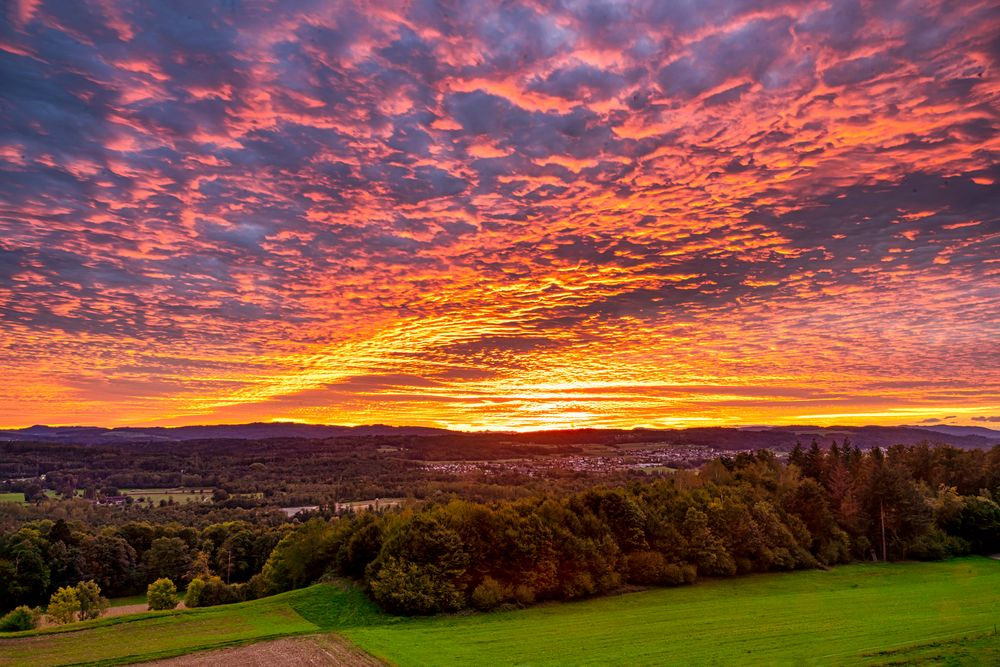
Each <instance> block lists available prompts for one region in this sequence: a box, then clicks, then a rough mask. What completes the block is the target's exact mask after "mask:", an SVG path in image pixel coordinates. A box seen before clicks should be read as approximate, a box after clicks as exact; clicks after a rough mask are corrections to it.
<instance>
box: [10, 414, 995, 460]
mask: <svg viewBox="0 0 1000 667" xmlns="http://www.w3.org/2000/svg"><path fill="white" fill-rule="evenodd" d="M373 437H374V438H387V439H406V440H407V441H409V442H411V443H412V445H411V446H412V447H415V448H416V449H417V450H425V449H426V450H428V451H434V452H438V450H441V449H442V448H443V449H447V450H450V451H451V454H452V455H453V456H455V457H459V458H461V457H462V455H463V454H465V455H467V454H469V453H470V450H473V449H476V448H477V446H478V447H484V446H504V447H506V446H519V447H524V446H527V445H533V444H539V445H547V446H553V445H560V446H572V445H586V444H604V445H615V446H624V447H627V446H628V445H629V444H630V443H635V444H640V443H662V444H667V445H701V446H706V447H712V448H714V449H719V450H737V449H773V450H777V451H788V450H791V449H792V448H793V447H794V446H795V443H796V442H801V443H802V444H803V445H804V446H808V445H809V444H810V443H811V442H812V440H813V438H815V439H816V440H817V441H818V442H819V443H820V444H821V445H823V446H824V447H826V446H829V445H830V444H831V443H832V442H833V441H834V440H836V441H837V442H838V443H842V442H843V441H844V439H845V438H846V439H848V440H850V441H851V442H852V443H853V444H855V445H857V446H858V447H861V448H862V449H870V448H872V447H889V446H891V445H913V444H917V443H919V442H932V443H941V444H946V445H952V446H954V447H961V448H963V449H990V448H992V447H993V446H995V445H998V444H1000V431H995V430H993V429H989V428H983V427H977V426H968V427H964V426H926V427H925V426H835V427H822V426H753V427H745V428H718V427H698V428H687V429H643V428H637V429H573V430H559V431H535V432H530V433H510V432H498V431H491V432H483V433H463V432H459V431H449V430H446V429H439V428H427V427H422V426H385V425H381V424H375V425H371V426H328V425H322V424H297V423H292V422H273V423H261V422H258V423H253V424H222V425H215V426H179V427H175V428H165V427H122V428H100V427H96V426H31V427H29V428H25V429H17V430H6V431H0V441H2V440H5V441H8V442H10V441H32V442H53V443H62V444H82V445H104V444H130V443H134V444H144V443H157V442H161V443H171V442H187V441H193V440H268V439H272V438H297V439H306V440H329V439H332V438H337V439H350V438H373Z"/></svg>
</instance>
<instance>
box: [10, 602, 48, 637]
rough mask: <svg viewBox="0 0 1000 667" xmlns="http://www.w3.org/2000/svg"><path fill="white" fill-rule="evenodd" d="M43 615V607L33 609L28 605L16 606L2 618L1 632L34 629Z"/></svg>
mask: <svg viewBox="0 0 1000 667" xmlns="http://www.w3.org/2000/svg"><path fill="white" fill-rule="evenodd" d="M41 615H42V610H41V609H32V608H31V607H29V606H27V605H21V606H20V607H15V608H14V610H13V611H10V612H8V613H7V614H6V615H5V616H3V617H2V618H0V632H19V631H21V630H34V629H35V628H36V627H38V619H39V618H40V617H41Z"/></svg>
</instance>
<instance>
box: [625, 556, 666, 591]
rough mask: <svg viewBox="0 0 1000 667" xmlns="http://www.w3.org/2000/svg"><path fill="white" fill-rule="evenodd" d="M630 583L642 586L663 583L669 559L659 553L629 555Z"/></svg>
mask: <svg viewBox="0 0 1000 667" xmlns="http://www.w3.org/2000/svg"><path fill="white" fill-rule="evenodd" d="M627 562H628V581H629V583H633V584H639V585H641V586H651V585H654V584H661V583H663V579H664V571H665V570H666V567H667V559H666V558H664V557H663V554H661V553H660V552H658V551H634V552H632V553H630V554H629V555H628V558H627Z"/></svg>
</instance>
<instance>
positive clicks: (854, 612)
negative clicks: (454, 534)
mask: <svg viewBox="0 0 1000 667" xmlns="http://www.w3.org/2000/svg"><path fill="white" fill-rule="evenodd" d="M998 591H1000V562H998V561H992V560H989V559H985V558H963V559H956V560H953V561H949V562H945V563H907V564H889V565H882V564H870V565H851V566H845V567H839V568H835V569H833V570H830V571H810V572H795V573H788V574H773V575H759V576H753V577H746V578H742V579H724V580H715V581H707V582H703V583H700V584H697V585H695V586H691V587H686V588H675V589H659V590H651V591H646V592H642V593H636V594H631V595H621V596H618V597H610V598H600V599H594V600H588V601H584V602H577V603H568V604H567V603H563V604H549V605H542V606H538V607H535V608H532V609H525V610H519V611H512V612H505V613H494V614H481V615H474V616H467V617H450V618H448V617H439V618H429V619H414V620H410V621H408V622H406V623H400V624H395V625H385V626H373V627H356V628H351V629H348V630H347V631H345V632H344V634H345V635H346V636H347V637H348V638H350V639H351V640H353V641H354V642H355V643H357V644H358V645H360V646H361V647H363V648H364V649H365V650H367V651H369V652H370V653H372V654H374V655H376V656H379V657H381V658H383V659H386V660H388V661H390V662H393V663H397V664H400V665H432V664H477V663H478V664H482V663H485V662H489V663H490V664H492V665H508V664H529V663H530V664H532V665H565V664H572V665H586V664H593V665H597V664H609V663H614V664H628V665H653V664H665V663H669V664H685V665H693V664H706V665H708V664H718V665H731V664H746V663H753V664H821V665H829V664H880V663H893V662H895V663H897V664H900V663H904V662H905V663H907V664H909V663H910V662H913V661H915V660H925V661H926V660H932V659H934V656H940V655H942V654H943V655H951V656H954V658H955V660H956V661H955V662H953V663H952V664H970V665H983V664H1000V637H996V636H993V632H994V624H996V623H1000V594H998ZM987 635H989V636H987ZM966 637H970V638H972V639H971V640H966V639H965V638H966ZM880 651H893V653H889V654H885V655H879V654H878V652H880ZM962 654H966V655H967V659H966V660H965V662H962V661H961V660H962V658H961V655H962ZM935 664H937V663H935Z"/></svg>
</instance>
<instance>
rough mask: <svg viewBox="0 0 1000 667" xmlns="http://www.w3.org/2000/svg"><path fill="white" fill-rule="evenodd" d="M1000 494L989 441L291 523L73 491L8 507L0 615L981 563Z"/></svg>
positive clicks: (452, 597) (610, 586)
mask: <svg viewBox="0 0 1000 667" xmlns="http://www.w3.org/2000/svg"><path fill="white" fill-rule="evenodd" d="M998 494H1000V447H997V448H994V449H993V450H992V451H989V452H984V451H963V450H959V449H954V448H951V447H930V446H927V445H920V446H908V447H904V446H896V447H891V448H888V449H887V450H885V451H883V450H881V449H879V448H875V449H872V450H870V451H868V452H862V451H861V450H860V449H858V448H857V447H854V446H851V445H850V444H847V443H844V444H843V445H838V444H837V443H834V445H833V446H832V447H830V448H828V449H826V450H824V449H821V448H820V447H819V446H818V445H815V444H814V445H813V446H812V447H810V448H802V447H796V448H795V450H794V451H793V452H791V455H790V456H789V459H788V462H787V463H784V462H782V461H780V460H779V459H778V458H777V457H776V456H775V455H774V454H773V453H772V452H769V451H765V450H762V451H758V452H756V453H753V454H738V455H736V456H733V457H722V458H719V459H716V460H714V461H712V462H710V463H708V464H706V465H705V466H703V467H702V468H701V469H699V470H696V471H695V470H691V471H685V470H682V471H677V472H675V473H672V474H670V475H664V476H662V477H660V478H658V479H654V480H652V481H649V480H646V481H638V480H633V481H630V482H627V483H625V484H624V485H620V486H600V487H593V486H592V487H590V488H587V489H584V490H558V489H557V490H555V491H552V492H539V493H534V494H533V495H530V496H528V497H521V498H515V499H512V500H496V501H492V502H473V501H469V500H467V499H462V498H459V497H456V496H455V495H454V494H453V495H452V496H450V497H446V498H441V499H440V500H433V499H431V500H424V501H421V502H412V501H411V502H409V503H407V504H406V506H404V507H402V508H396V509H391V510H383V511H379V512H362V513H359V514H356V515H355V514H351V513H342V514H341V515H339V516H332V515H330V514H329V513H327V514H326V515H325V516H321V517H315V518H312V519H309V520H307V521H304V522H299V523H297V524H292V523H288V522H287V521H285V520H283V519H282V516H281V515H279V514H277V513H274V512H266V511H263V510H259V509H258V510H246V509H241V508H226V507H218V508H216V509H215V510H214V511H215V514H211V513H205V512H200V513H197V514H186V513H185V512H186V510H184V509H183V508H177V509H176V510H175V514H173V515H171V514H169V513H167V514H160V513H157V514H155V515H152V514H151V515H149V516H147V517H145V518H141V517H139V518H137V516H136V515H135V514H134V513H131V514H130V513H129V512H128V511H124V510H123V508H100V507H95V506H94V505H88V504H87V502H86V501H84V500H80V499H71V500H63V501H58V503H59V507H60V508H62V509H61V512H62V515H61V516H60V517H58V518H57V517H55V516H50V517H49V518H37V517H36V516H34V515H33V514H32V509H31V508H24V507H20V506H16V509H15V506H13V505H9V506H8V507H5V508H4V509H3V514H2V515H0V529H2V530H3V535H2V538H0V605H2V606H3V608H4V610H6V609H9V608H13V607H14V606H16V605H18V604H29V605H36V604H41V603H43V602H44V601H45V600H46V599H48V596H49V595H50V594H51V593H52V591H53V590H55V589H56V588H57V587H59V586H63V585H69V584H73V583H75V582H78V581H83V580H94V581H96V582H97V583H98V584H99V585H100V587H101V590H102V591H104V592H105V593H106V594H109V595H125V594H130V593H135V592H139V591H142V590H145V587H146V585H147V584H148V583H150V582H152V581H154V580H156V579H159V578H164V577H165V578H169V579H171V580H172V581H174V582H176V583H177V585H178V586H180V587H187V588H188V591H189V596H190V598H189V603H190V604H191V606H196V605H205V604H215V603H220V602H231V601H235V600H240V599H246V598H250V597H259V596H263V595H268V594H272V593H277V592H279V591H283V590H288V589H291V588H295V587H299V586H304V585H307V584H309V583H311V582H313V581H315V580H318V579H320V578H322V577H324V576H338V577H349V578H352V579H354V580H356V581H358V582H360V583H361V584H362V585H363V586H364V587H365V588H366V590H368V591H369V592H370V594H371V596H372V598H373V599H374V600H375V601H376V602H377V603H378V604H379V605H380V606H382V607H383V608H385V609H387V610H389V611H393V612H397V613H403V614H426V613H436V612H441V611H455V610H459V609H463V608H466V607H470V606H471V607H476V608H480V609H489V608H493V607H496V606H498V605H507V604H510V605H514V604H517V605H526V604H531V603H533V602H534V601H537V600H561V599H572V598H579V597H584V596H589V595H596V594H601V593H607V592H611V591H614V590H618V589H621V588H622V587H625V586H647V585H678V584H685V583H690V582H693V581H695V580H696V579H697V578H699V577H717V576H730V575H737V574H746V573H752V572H767V571H775V570H792V569H798V568H814V567H825V566H831V565H836V564H838V563H844V562H848V561H850V560H872V559H876V560H883V559H885V560H898V559H908V558H912V559H939V558H946V557H949V556H952V555H958V554H966V553H994V552H996V551H1000V505H998V504H997V502H996V499H997V498H1000V495H998ZM49 509H50V510H51V508H49ZM167 509H170V508H167ZM154 517H155V518H156V519H158V520H159V522H156V521H154V520H153V518H154ZM192 517H196V518H194V519H193V520H189V521H184V519H185V518H188V519H192ZM163 519H169V520H168V521H166V522H164V521H163ZM192 582H194V583H192ZM192 590H193V591H195V593H196V594H195V595H190V594H191V591H192Z"/></svg>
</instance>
